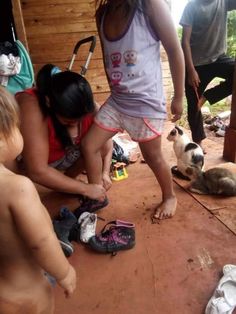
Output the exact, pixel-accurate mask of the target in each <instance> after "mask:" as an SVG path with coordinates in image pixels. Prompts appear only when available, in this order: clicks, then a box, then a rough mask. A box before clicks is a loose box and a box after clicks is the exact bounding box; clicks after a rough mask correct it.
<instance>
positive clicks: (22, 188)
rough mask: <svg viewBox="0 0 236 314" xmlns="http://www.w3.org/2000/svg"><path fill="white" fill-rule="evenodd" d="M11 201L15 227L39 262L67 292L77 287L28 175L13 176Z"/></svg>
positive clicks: (69, 292)
mask: <svg viewBox="0 0 236 314" xmlns="http://www.w3.org/2000/svg"><path fill="white" fill-rule="evenodd" d="M9 188H11V193H12V194H13V195H14V197H13V198H12V199H11V201H10V212H11V214H12V217H13V220H14V223H15V225H16V229H17V232H18V234H19V235H20V237H21V238H22V239H23V242H24V243H25V245H26V247H28V249H29V250H30V251H31V253H32V255H33V256H34V258H35V260H36V262H37V263H38V264H39V266H40V267H41V268H42V269H43V270H45V271H46V272H48V273H49V274H50V275H52V276H53V277H55V278H56V280H57V282H58V283H59V285H61V286H62V288H64V289H65V294H66V296H70V295H71V294H72V293H73V291H74V290H75V287H76V274H75V271H74V269H73V267H72V266H71V265H70V264H69V262H68V260H67V259H66V257H65V256H64V253H63V251H62V249H61V247H60V244H59V241H58V239H57V237H56V235H55V232H54V230H53V227H52V223H51V219H50V217H49V214H48V212H47V210H46V208H45V207H44V206H43V204H42V203H41V201H40V198H39V195H38V193H37V191H36V189H35V187H34V185H33V183H32V182H31V181H30V179H28V178H26V177H24V176H19V175H14V176H12V185H11V187H9Z"/></svg>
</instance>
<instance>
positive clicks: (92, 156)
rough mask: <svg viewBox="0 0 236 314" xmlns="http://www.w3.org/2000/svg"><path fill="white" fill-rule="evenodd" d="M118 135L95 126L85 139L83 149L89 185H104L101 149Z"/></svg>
mask: <svg viewBox="0 0 236 314" xmlns="http://www.w3.org/2000/svg"><path fill="white" fill-rule="evenodd" d="M116 133H117V132H115V131H114V132H112V131H109V130H105V129H102V128H101V127H100V126H98V125H96V124H93V125H92V126H91V127H90V129H89V131H88V133H87V134H86V136H85V137H84V138H83V140H82V143H81V148H82V152H83V156H84V160H85V168H86V171H87V177H88V182H89V183H96V184H102V169H103V164H102V156H101V149H102V147H103V145H104V144H105V143H106V142H107V141H108V140H109V139H110V138H111V137H112V136H114V135H115V134H116Z"/></svg>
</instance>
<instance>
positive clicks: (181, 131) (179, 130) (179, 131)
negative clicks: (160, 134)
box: [175, 125, 184, 135]
mask: <svg viewBox="0 0 236 314" xmlns="http://www.w3.org/2000/svg"><path fill="white" fill-rule="evenodd" d="M175 128H176V130H177V131H178V133H179V135H183V134H184V132H183V130H182V129H181V128H180V127H178V125H176V126H175Z"/></svg>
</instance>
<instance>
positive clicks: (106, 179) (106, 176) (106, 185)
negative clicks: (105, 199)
mask: <svg viewBox="0 0 236 314" xmlns="http://www.w3.org/2000/svg"><path fill="white" fill-rule="evenodd" d="M102 182H103V187H104V188H105V190H106V191H107V190H109V189H110V188H111V186H112V181H111V177H110V175H109V174H108V173H106V172H104V173H103V174H102Z"/></svg>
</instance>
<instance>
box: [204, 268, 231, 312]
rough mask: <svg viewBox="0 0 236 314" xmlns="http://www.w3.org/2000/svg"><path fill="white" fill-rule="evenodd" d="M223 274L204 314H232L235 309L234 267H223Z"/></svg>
mask: <svg viewBox="0 0 236 314" xmlns="http://www.w3.org/2000/svg"><path fill="white" fill-rule="evenodd" d="M223 274H224V275H223V277H222V278H221V279H220V281H219V283H218V285H217V288H216V290H215V292H214V294H213V296H212V297H211V299H210V300H209V302H208V304H207V307H206V310H205V314H232V313H233V311H234V309H235V307H236V266H235V265H230V264H227V265H225V266H224V267H223Z"/></svg>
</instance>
